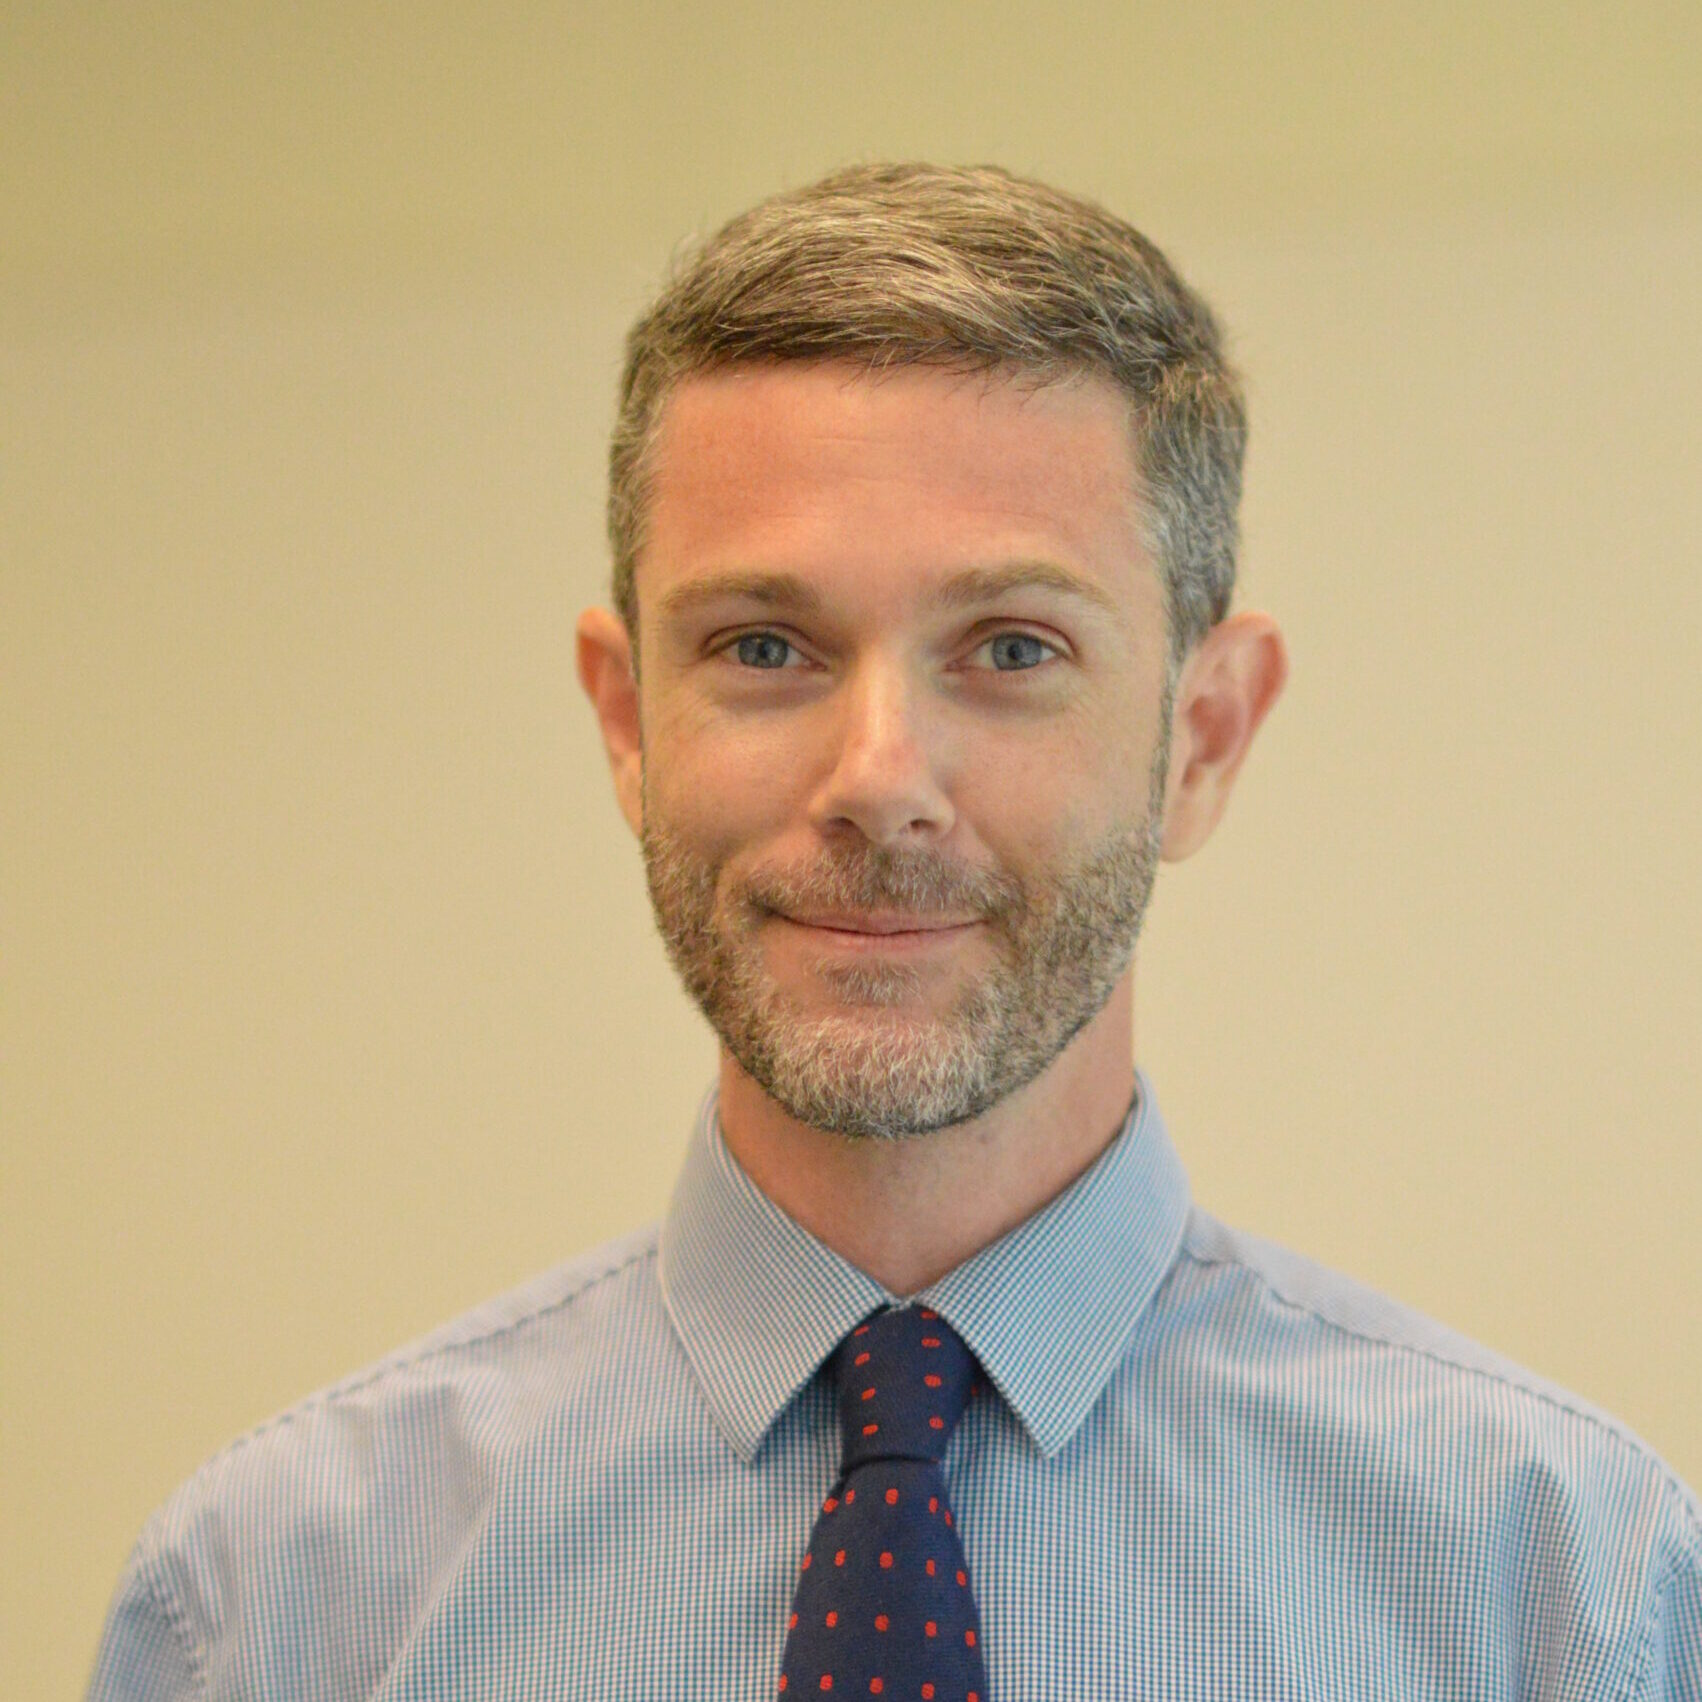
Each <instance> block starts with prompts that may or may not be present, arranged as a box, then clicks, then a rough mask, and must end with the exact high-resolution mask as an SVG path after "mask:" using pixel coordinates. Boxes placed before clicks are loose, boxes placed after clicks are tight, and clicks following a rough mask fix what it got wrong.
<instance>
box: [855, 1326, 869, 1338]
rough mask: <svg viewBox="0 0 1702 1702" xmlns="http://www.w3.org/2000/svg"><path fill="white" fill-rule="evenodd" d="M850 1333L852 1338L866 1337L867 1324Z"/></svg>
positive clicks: (867, 1331)
mask: <svg viewBox="0 0 1702 1702" xmlns="http://www.w3.org/2000/svg"><path fill="white" fill-rule="evenodd" d="M851 1333H852V1335H854V1336H866V1335H867V1334H868V1333H869V1326H868V1325H867V1324H859V1325H858V1326H857V1327H856V1329H854V1330H853V1331H852V1332H851Z"/></svg>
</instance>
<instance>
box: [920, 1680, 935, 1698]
mask: <svg viewBox="0 0 1702 1702" xmlns="http://www.w3.org/2000/svg"><path fill="white" fill-rule="evenodd" d="M922 1702H934V1687H933V1685H931V1684H924V1685H923V1686H922Z"/></svg>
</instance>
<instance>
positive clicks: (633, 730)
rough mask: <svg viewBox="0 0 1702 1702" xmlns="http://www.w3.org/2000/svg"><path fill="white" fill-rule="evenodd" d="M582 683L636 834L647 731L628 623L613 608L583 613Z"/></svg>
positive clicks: (618, 795) (641, 811)
mask: <svg viewBox="0 0 1702 1702" xmlns="http://www.w3.org/2000/svg"><path fill="white" fill-rule="evenodd" d="M578 661H579V683H580V684H581V685H582V686H583V687H584V688H585V695H586V696H587V697H588V698H590V700H591V707H592V708H593V709H594V710H596V712H597V724H598V726H599V727H601V728H602V730H603V748H604V750H606V751H607V752H608V754H609V772H610V774H612V775H613V776H614V781H615V801H616V802H617V803H618V804H619V805H620V809H621V814H622V815H623V816H625V817H626V822H627V826H628V827H630V828H631V829H632V831H633V834H634V835H635V836H638V835H641V834H642V832H643V827H644V802H643V798H644V735H643V732H642V729H641V728H640V725H639V717H638V681H637V679H636V678H635V677H634V672H633V666H632V646H631V645H630V643H629V642H628V640H627V635H626V626H625V624H624V623H623V622H622V620H621V618H620V616H619V615H617V614H615V613H614V611H613V610H611V609H587V610H586V611H585V612H584V613H583V614H582V615H581V616H580V617H579V629H578Z"/></svg>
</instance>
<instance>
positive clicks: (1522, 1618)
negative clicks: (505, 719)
mask: <svg viewBox="0 0 1702 1702" xmlns="http://www.w3.org/2000/svg"><path fill="white" fill-rule="evenodd" d="M1244 435H1245V430H1244V416H1243V410H1242V403H1241V397H1240V393H1239V390H1238V388H1237V385H1236V382H1235V379H1234V377H1233V375H1232V373H1231V372H1230V371H1229V369H1228V368H1227V366H1226V365H1225V362H1224V360H1223V356H1222V353H1221V349H1220V344H1219V338H1218V333H1217V330H1216V328H1215V326H1214V324H1213V321H1212V319H1211V316H1210V314H1209V312H1208V311H1207V310H1206V308H1205V307H1204V306H1203V304H1202V303H1201V302H1200V301H1199V300H1198V299H1197V298H1196V297H1195V296H1194V295H1193V294H1192V293H1191V292H1190V291H1189V290H1188V289H1187V288H1186V287H1185V286H1184V285H1183V284H1182V283H1181V282H1180V280H1179V279H1178V278H1177V277H1176V276H1175V274H1174V273H1173V272H1172V270H1171V269H1170V267H1169V266H1168V265H1167V263H1166V262H1165V261H1164V259H1163V258H1162V256H1161V255H1159V254H1158V253H1157V252H1156V251H1155V250H1154V249H1153V248H1152V247H1151V245H1150V244H1148V243H1147V242H1146V241H1145V240H1144V239H1143V238H1141V237H1140V236H1138V235H1137V234H1136V233H1135V232H1134V231H1132V230H1130V229H1129V228H1128V227H1127V226H1126V225H1124V224H1122V223H1121V222H1119V221H1118V220H1116V219H1114V218H1112V217H1110V216H1109V215H1108V214H1106V213H1105V212H1103V211H1101V210H1100V209H1098V208H1095V207H1092V206H1090V205H1087V204H1085V203H1082V202H1080V201H1077V200H1074V199H1072V198H1070V197H1067V196H1064V195H1061V194H1058V193H1056V192H1054V191H1052V190H1049V189H1046V188H1044V187H1042V186H1040V185H1037V184H1032V183H1027V182H1023V181H1021V180H1018V179H1015V178H1012V177H1009V176H1007V175H1005V174H1003V173H1001V172H997V171H992V170H978V171H943V170H937V169H933V168H927V167H910V166H904V167H894V166H868V167H860V168H856V169H852V170H848V171H845V172H842V173H839V174H836V175H835V176H833V177H830V178H828V179H826V180H824V181H823V182H821V183H819V184H816V185H814V186H812V187H811V188H809V189H806V190H804V191H801V192H799V193H797V194H794V195H788V196H784V197H780V198H778V199H776V200H773V201H770V202H768V203H765V204H764V205H762V206H760V207H758V208H756V209H755V210H753V211H752V212H750V213H748V214H746V215H744V216H743V217H742V218H740V219H737V220H735V221H733V223H731V224H730V225H728V226H727V227H726V228H725V229H724V230H723V231H721V232H720V233H719V234H718V235H717V236H716V237H715V238H714V239H712V240H711V241H710V242H709V243H708V244H707V245H706V246H705V247H704V248H703V249H702V250H701V251H700V252H699V253H697V254H696V255H695V256H693V257H692V258H691V260H690V262H689V263H688V264H686V265H685V266H684V267H682V268H681V269H680V270H678V271H677V273H676V275H675V276H674V277H673V278H672V279H671V281H670V282H669V284H668V285H667V287H666V289H665V290H664V292H663V293H662V295H661V297H660V299H659V300H658V301H657V303H656V304H655V305H654V306H653V307H652V309H651V310H650V311H649V312H648V313H647V314H646V315H645V316H644V317H643V318H642V319H641V320H640V322H639V324H638V325H637V326H636V327H635V328H634V330H633V332H632V335H631V338H630V340H629V345H628V357H627V365H626V374H625V379H624V383H623V387H622V392H621V407H620V416H619V420H618V423H617V426H616V430H615V435H614V442H613V448H612V454H611V490H610V502H609V519H610V534H611V541H612V545H613V552H614V562H615V568H614V602H615V605H616V609H615V611H606V610H591V611H588V612H587V613H586V614H585V615H584V617H583V618H582V620H581V623H580V628H579V657H578V660H579V673H580V678H581V680H582V682H583V684H584V686H585V689H586V691H587V693H588V695H589V697H590V699H591V701H592V703H593V705H594V707H595V710H596V714H597V717H598V720H599V723H600V725H601V728H602V733H603V737H604V741H605V744H606V747H607V751H608V757H609V762H610V767H611V770H612V772H613V776H614V782H615V789H616V793H617V796H618V798H619V801H620V805H621V809H622V811H623V813H624V814H625V816H626V818H627V820H628V822H629V823H630V825H631V826H632V829H633V831H634V833H635V834H637V835H638V836H639V837H640V839H641V842H642V846H643V852H644V859H645V867H646V870H647V872H648V876H649V884H650V891H651V895H652V898H653V901H654V905H655V911H656V916H657V920H658V924H659V926H660V928H661V931H662V934H663V937H664V939H665V941H666V943H667V947H668V950H669V952H670V954H671V955H672V957H673V959H674V961H675V963H676V965H677V966H678V968H679V971H680V973H681V976H682V977H683V979H684V981H685V983H686V985H687V987H688V988H689V989H690V991H691V993H692V995H693V997H694V998H695V999H696V1000H697V1002H698V1003H699V1005H700V1006H701V1007H702V1009H703V1011H704V1013H705V1015H706V1016H707V1018H708V1019H709V1021H710V1023H711V1024H712V1025H713V1027H714V1029H715V1031H716V1033H717V1034H718V1036H719V1037H720V1040H721V1048H722V1049H721V1062H720V1071H719V1079H718V1082H717V1083H716V1085H715V1087H714V1089H713V1090H712V1091H711V1093H710V1094H709V1096H708V1097H707V1098H706V1100H705V1103H704V1107H703V1111H702V1113H701V1115H700V1118H699V1122H698V1126H697V1129H696V1131H695V1135H694V1140H693V1143H692V1146H691V1148H690V1152H689V1156H688V1158H687V1161H686V1165H685V1169H684V1173H683V1175H682V1177H681V1180H680V1183H679V1186H678V1189H677V1192H676V1194H675V1197H674V1200H673V1203H672V1205H671V1207H670V1210H669V1214H668V1216H667V1219H666V1221H665V1222H664V1223H663V1224H662V1225H661V1226H660V1228H659V1229H658V1230H647V1231H645V1232H643V1233H640V1234H637V1235H634V1236H632V1237H630V1238H628V1239H626V1240H624V1241H621V1242H618V1243H616V1244H614V1245H612V1246H610V1247H607V1248H604V1249H601V1250H599V1251H598V1252H596V1253H593V1254H590V1255H588V1256H586V1257H584V1258H582V1259H579V1260H577V1261H575V1262H574V1263H572V1264H571V1265H569V1266H567V1267H566V1268H565V1269H563V1270H561V1271H558V1272H555V1273H553V1274H552V1275H550V1276H548V1277H545V1278H543V1279H541V1280H540V1281H539V1282H538V1283H536V1284H534V1285H533V1286H532V1287H530V1288H528V1289H526V1290H523V1291H521V1292H519V1293H517V1294H515V1295H511V1296H509V1297H507V1298H505V1299H503V1300H500V1301H498V1302H495V1303H493V1304H492V1305H490V1306H487V1307H485V1308H483V1309H481V1310H479V1311H477V1312H475V1313H473V1314H471V1315H470V1316H469V1317H467V1318H464V1319H462V1320H461V1321H460V1322H458V1323H456V1324H454V1325H451V1326H449V1327H448V1328H447V1329H445V1330H443V1331H441V1332H440V1333H438V1334H437V1335H435V1336H433V1337H431V1338H429V1339H427V1340H426V1341H424V1342H423V1343H420V1344H416V1345H415V1346H414V1347H412V1348H410V1349H407V1350H405V1351H404V1352H402V1353H400V1354H398V1355H396V1356H394V1357H393V1358H391V1359H389V1360H387V1361H385V1362H384V1363H382V1364H381V1365H379V1366H377V1367H375V1368H373V1369H372V1370H370V1371H368V1372H366V1373H363V1374H362V1375H360V1376H358V1377H356V1378H352V1379H350V1380H349V1381H347V1382H345V1383H343V1384H341V1385H339V1386H337V1387H336V1388H334V1389H331V1390H329V1391H327V1392H325V1393H323V1394H321V1395H320V1396H318V1397H316V1398H314V1399H312V1400H310V1401H308V1402H306V1403H304V1404H303V1405H302V1406H300V1407H298V1408H296V1409H295V1410H294V1411H292V1412H291V1413H288V1414H285V1415H284V1416H283V1417H282V1418H280V1419H278V1420H277V1421H275V1422H274V1423H272V1424H271V1425H269V1426H265V1427H263V1428H262V1429H261V1430H259V1431H257V1432H255V1433H254V1434H253V1435H251V1436H250V1437H248V1438H246V1439H245V1440H243V1441H241V1442H239V1443H237V1444H236V1445H235V1446H234V1447H233V1448H231V1449H230V1450H228V1451H227V1452H226V1453H225V1454H223V1455H221V1456H219V1457H218V1458H216V1459H215V1460H213V1461H212V1462H210V1463H209V1465H207V1466H206V1467H205V1468H203V1470H202V1471H201V1472H200V1473H199V1474H198V1475H197V1476H196V1477H195V1478H194V1479H192V1480H191V1482H190V1483H189V1484H188V1485H186V1486H185V1488H184V1489H183V1490H181V1491H180V1492H179V1494H178V1495H177V1496H176V1497H175V1498H174V1499H173V1500H172V1501H171V1502H170V1503H169V1504H168V1505H167V1506H166V1508H164V1509H163V1510H162V1512H161V1513H160V1514H159V1515H157V1516H156V1518H155V1519H154V1520H153V1521H152V1522H151V1523H150V1524H149V1526H148V1527H147V1529H146V1530H145V1532H144V1533H143V1536H142V1539H141V1541H140V1543H139V1544H138V1547H137V1550H136V1553H135V1555H134V1557H133V1559H132V1562H131V1565H130V1568H129V1570H128V1572H127V1574H126V1577H125V1580H124V1582H123V1584H122V1585H121V1588H120V1591H119V1595H118V1598H117V1600H116V1601H115V1603H114V1606H113V1610H112V1615H111V1619H110V1621H109V1626H108V1632H107V1639H106V1642H105V1644H104V1645H103V1650H102V1654H101V1658H100V1665H99V1669H98V1672H97V1675H96V1679H95V1684H94V1693H95V1694H96V1695H99V1696H142V1695H149V1696H152V1695H195V1696H289V1697H308V1696H326V1697H331V1696H336V1697H347V1696H366V1695H381V1696H504V1697H507V1696H526V1697H532V1696H536V1697H546V1696H547V1697H560V1698H592V1697H598V1698H614V1697H621V1698H631V1697H658V1698H660V1697H667V1698H705V1699H707V1698H711V1697H713V1698H732V1697H740V1698H744V1697H763V1696H772V1695H776V1694H778V1693H781V1692H789V1693H791V1694H793V1695H797V1694H802V1693H803V1692H805V1691H808V1692H809V1693H811V1694H819V1693H820V1692H824V1691H828V1690H832V1691H834V1692H835V1693H836V1694H838V1695H841V1696H844V1695H857V1696H864V1695H881V1696H887V1697H897V1696H903V1697H907V1698H908V1697H913V1696H919V1697H937V1698H940V1699H942V1702H943V1699H945V1698H948V1697H950V1698H953V1699H954V1702H962V1699H964V1698H966V1697H975V1698H978V1699H984V1698H986V1697H989V1696H990V1697H993V1698H997V1699H998V1702H1057V1699H1062V1698H1122V1697H1136V1696H1139V1697H1146V1698H1159V1697H1163V1698H1196V1697H1197V1698H1208V1697H1209V1698H1232V1697H1234V1698H1260V1699H1265V1698H1286V1697H1302V1696H1304V1697H1319V1698H1344V1699H1345V1698H1355V1699H1358V1698H1364V1697H1371V1696H1398V1697H1425V1698H1479V1697H1515V1696H1516V1697H1543V1698H1560V1697H1601V1698H1609V1697H1613V1698H1622V1697H1698V1696H1702V1513H1699V1509H1698V1507H1697V1504H1696V1502H1695V1500H1694V1499H1693V1498H1692V1497H1691V1496H1690V1495H1689V1494H1688V1492H1687V1491H1686V1490H1685V1489H1684V1488H1683V1487H1682V1486H1681V1485H1680V1484H1679V1483H1677V1482H1676V1481H1675V1480H1674V1479H1673V1477H1672V1476H1671V1474H1670V1473H1669V1472H1667V1471H1666V1470H1665V1469H1664V1468H1663V1467H1662V1465H1661V1464H1660V1462H1659V1461H1658V1460H1656V1459H1654V1458H1653V1457H1652V1456H1651V1455H1650V1454H1649V1453H1648V1452H1647V1451H1646V1450H1645V1449H1644V1448H1642V1447H1641V1446H1640V1445H1639V1444H1638V1443H1637V1442H1636V1441H1635V1440H1633V1439H1632V1438H1631V1437H1629V1436H1628V1435H1627V1434H1626V1433H1625V1432H1624V1431H1623V1430H1621V1429H1620V1428H1619V1427H1618V1426H1616V1425H1615V1424H1614V1423H1613V1422H1612V1421H1611V1420H1609V1419H1606V1418H1605V1417H1603V1416H1601V1415H1599V1414H1597V1413H1595V1412H1593V1411H1592V1410H1591V1409H1590V1408H1588V1407H1587V1406H1585V1405H1584V1404H1583V1403H1581V1402H1580V1401H1578V1400H1576V1399H1574V1398H1573V1397H1571V1396H1569V1395H1567V1394H1565V1393H1564V1392H1562V1391H1560V1390H1557V1389H1553V1388H1550V1387H1548V1386H1547V1385H1545V1384H1543V1383H1541V1382H1540V1381H1538V1380H1537V1379H1535V1378H1533V1377H1531V1376H1529V1375H1527V1374H1525V1373H1523V1372H1521V1371H1519V1370H1518V1369H1516V1368H1515V1367H1512V1366H1510V1365H1508V1364H1506V1363H1504V1362H1503V1361H1501V1360H1499V1359H1497V1358H1495V1357H1494V1356H1493V1355H1491V1354H1488V1353H1486V1352H1485V1351H1483V1350H1481V1349H1479V1348H1476V1347H1474V1346H1472V1345H1471V1344H1469V1343H1467V1342H1464V1341H1462V1340H1460V1339H1458V1338H1456V1337H1454V1336H1452V1335H1451V1334H1449V1333H1448V1332H1447V1331H1445V1330H1443V1329H1441V1328H1439V1327H1437V1326H1434V1325H1432V1324H1429V1323H1427V1322H1425V1321H1424V1320H1422V1319H1419V1318H1417V1317H1415V1316H1413V1315H1411V1314H1409V1313H1407V1312H1405V1311H1403V1310H1401V1309H1400V1308H1398V1307H1396V1306H1394V1305H1392V1304H1390V1303H1388V1302H1386V1301H1384V1300H1381V1299H1379V1298H1377V1297H1376V1296H1374V1295H1371V1294H1368V1293H1366V1292H1364V1291H1362V1290H1360V1289H1359V1288H1357V1287H1355V1286H1354V1285H1352V1284H1350V1283H1348V1282H1346V1281H1344V1280H1342V1279H1340V1278H1338V1277H1334V1276H1331V1275H1329V1274H1328V1273H1326V1272H1323V1271H1321V1270H1318V1269H1316V1268H1315V1267H1313V1266H1311V1265H1308V1264H1306V1263H1305V1262H1304V1261H1301V1260H1299V1259H1296V1258H1294V1257H1292V1256H1291V1255H1288V1254H1285V1253H1281V1252H1279V1251H1277V1250H1275V1249H1273V1248H1271V1247H1269V1246H1266V1245H1264V1244H1262V1243H1259V1242H1257V1241H1254V1240H1252V1239H1250V1238H1248V1237H1245V1236H1241V1235H1238V1234H1235V1233H1234V1232H1232V1231H1230V1230H1228V1229H1226V1228H1224V1227H1223V1226H1221V1225H1219V1224H1217V1223H1215V1222H1214V1221H1213V1220H1212V1219H1210V1218H1209V1217H1207V1216H1205V1215H1204V1214H1203V1213H1200V1212H1198V1211H1196V1210H1194V1209H1192V1208H1191V1206H1190V1204H1189V1202H1188V1197H1187V1189H1186V1184H1185V1181H1184V1178H1183V1176H1182V1173H1181V1170H1180V1167H1179V1165H1178V1162H1177V1159H1176V1157H1175V1155H1174V1153H1173V1151H1172V1149H1171V1147H1170V1144H1169V1142H1168V1139H1167V1137H1166V1134H1165V1131H1164V1126H1163V1122H1162V1120H1161V1117H1160V1114H1159V1110H1158V1106H1157V1103H1156V1100H1155V1098H1154V1096H1153V1093H1152V1089H1151V1084H1150V1083H1149V1082H1148V1081H1147V1080H1146V1078H1145V1076H1144V1075H1143V1074H1141V1073H1140V1072H1138V1071H1137V1070H1136V1068H1135V1064H1134V1055H1133V1038H1132V1036H1133V995H1132V968H1131V965H1132V961H1133V953H1134V947H1135V942H1136V938H1137V935H1138V933H1139V929H1140V924H1141V919H1142V916H1143V914H1144V911H1145V908H1146V904H1147V900H1148V897H1149V895H1150V892H1151V889H1152V882H1153V877H1154V873H1155V871H1156V868H1157V864H1158V862H1159V860H1160V859H1162V858H1168V859H1171V860H1176V859H1180V858H1183V857H1186V856H1188V855H1189V854H1191V853H1192V852H1193V851H1194V850H1196V849H1197V848H1198V847H1199V846H1200V845H1201V844H1203V843H1204V841H1205V840H1206V839H1207V837H1208V836H1209V835H1210V833H1211V831H1212V829H1213V828H1214V826H1215V825H1216V823H1217V821H1218V819H1219V818H1220V817H1221V815H1222V814H1223V811H1224V809H1225V807H1226V805H1227V803H1228V800H1229V795H1230V792H1231V790H1232V789H1233V786H1234V782H1235V777H1236V775H1237V773H1238V772H1239V769H1240V766H1241V763H1242V761H1243V759H1244V758H1245V756H1246V754H1247V751H1248V748H1249V746H1250V744H1251V742H1252V739H1253V736H1254V734H1255V732H1256V731H1257V729H1258V727H1259V725H1260V723H1261V722H1262V720H1263V718H1264V716H1265V715H1266V714H1267V713H1268V712H1269V710H1270V709H1271V707H1272V705H1273V704H1274V703H1275V701H1276V699H1277V697H1278V695H1279V694H1280V692H1281V689H1282V685H1283V681H1284V677H1285V673H1286V667H1287V664H1286V659H1285V654H1284V648H1283V643H1282V638H1281V635H1280V633H1279V631H1278V629H1277V627H1276V625H1275V623H1274V622H1273V621H1272V620H1271V619H1270V618H1269V617H1268V616H1266V615H1263V614H1257V613H1248V612H1243V613H1239V614H1231V613H1230V612H1229V606H1230V601H1231V592H1232V588H1233V581H1234V568H1235V537H1236V525H1235V515H1236V504H1237V500H1238V495H1239V487H1240V466H1241V455H1242V446H1243V440H1244Z"/></svg>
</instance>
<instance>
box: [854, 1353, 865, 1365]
mask: <svg viewBox="0 0 1702 1702" xmlns="http://www.w3.org/2000/svg"><path fill="white" fill-rule="evenodd" d="M851 1363H852V1364H853V1365H867V1364H868V1363H869V1356H868V1355H867V1354H866V1353H860V1354H858V1355H857V1357H856V1358H855V1359H853V1360H852V1361H851Z"/></svg>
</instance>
